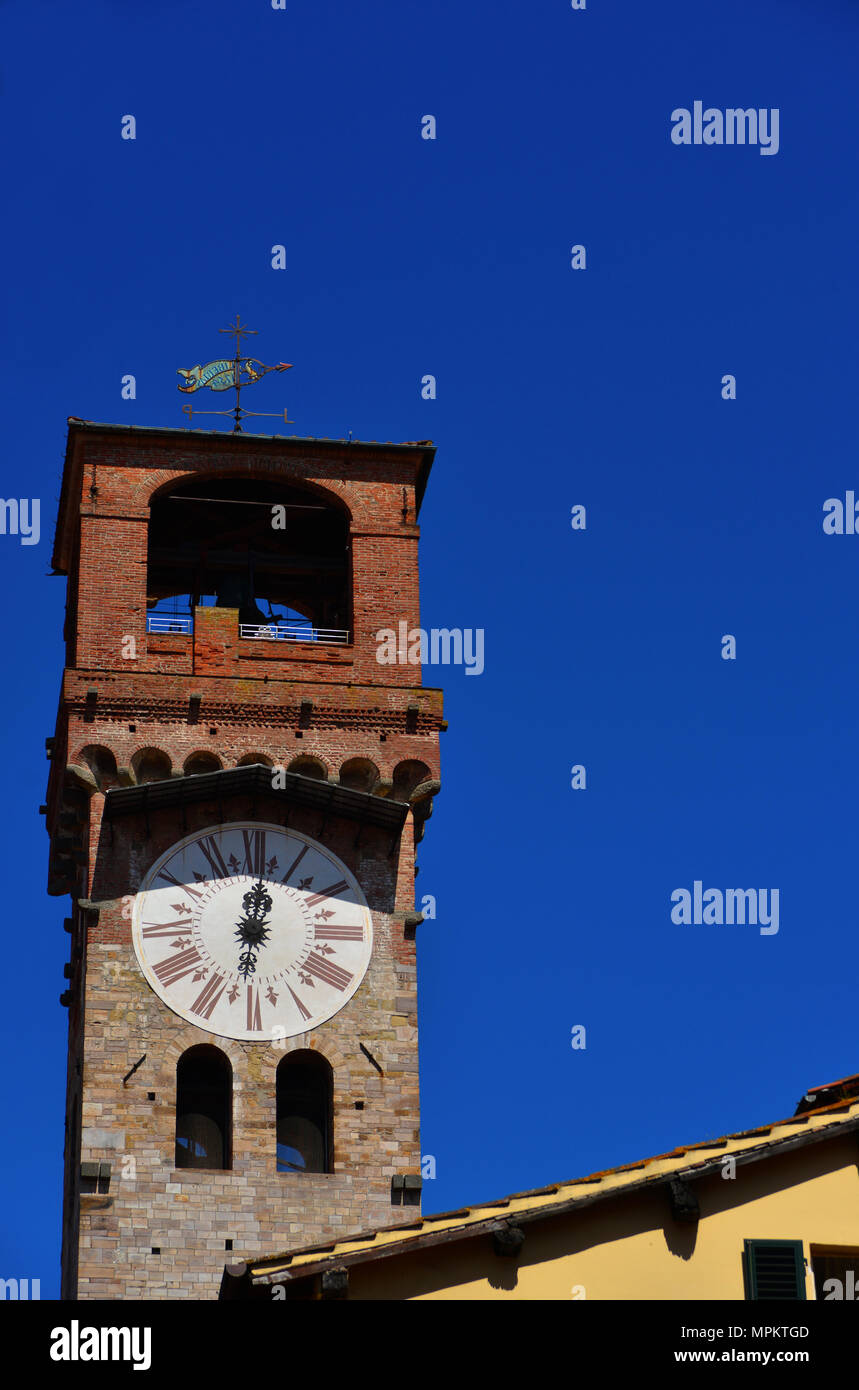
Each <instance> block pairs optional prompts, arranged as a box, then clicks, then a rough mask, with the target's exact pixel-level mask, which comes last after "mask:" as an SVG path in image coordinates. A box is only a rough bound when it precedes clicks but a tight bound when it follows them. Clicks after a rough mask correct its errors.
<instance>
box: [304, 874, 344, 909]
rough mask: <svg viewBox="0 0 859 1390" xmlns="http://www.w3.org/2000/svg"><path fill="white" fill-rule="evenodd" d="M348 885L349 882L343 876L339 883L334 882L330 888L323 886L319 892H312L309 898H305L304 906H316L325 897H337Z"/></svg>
mask: <svg viewBox="0 0 859 1390" xmlns="http://www.w3.org/2000/svg"><path fill="white" fill-rule="evenodd" d="M348 887H349V884H348V883H347V882H346V880H345V878H341V880H340V882H339V883H332V884H331V886H330V887H329V888H323V889H322V891H321V892H319V893H312V894H311V895H310V897H309V898H306V899H305V903H304V906H305V907H315V906H316V904H317V903H321V902H322V901H323V900H324V899H325V898H336V897H337V896H338V894H339V893H342V892H343V890H344V888H348Z"/></svg>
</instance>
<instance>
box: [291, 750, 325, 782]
mask: <svg viewBox="0 0 859 1390" xmlns="http://www.w3.org/2000/svg"><path fill="white" fill-rule="evenodd" d="M286 770H287V772H297V773H298V775H299V777H313V778H314V779H315V780H316V781H317V782H325V781H326V780H327V778H328V773H327V772H326V771H325V767H324V765H323V764H322V763H321V762H319V760H318V759H317V758H312V757H310V755H309V754H302V756H301V757H299V758H293V760H292V762H291V763H290V764H289V767H288V768H287V769H286Z"/></svg>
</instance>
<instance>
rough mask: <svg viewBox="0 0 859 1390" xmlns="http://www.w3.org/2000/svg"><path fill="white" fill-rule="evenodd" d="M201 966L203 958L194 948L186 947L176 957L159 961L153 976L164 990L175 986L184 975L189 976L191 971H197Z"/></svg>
mask: <svg viewBox="0 0 859 1390" xmlns="http://www.w3.org/2000/svg"><path fill="white" fill-rule="evenodd" d="M202 964H203V958H202V956H201V955H200V953H199V951H198V950H197V948H196V946H188V947H187V948H186V949H185V950H184V951H180V952H179V954H178V956H168V957H167V959H166V960H162V961H159V963H158V964H157V965H156V966H155V974H156V975H157V976H158V978H159V980H160V981H161V983H162V985H164V986H165V988H166V987H167V986H169V985H175V983H176V981H177V980H181V979H182V977H183V976H184V975H190V973H191V971H192V970H197V969H198V968H199V966H201V965H202Z"/></svg>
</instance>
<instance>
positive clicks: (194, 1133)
mask: <svg viewBox="0 0 859 1390" xmlns="http://www.w3.org/2000/svg"><path fill="white" fill-rule="evenodd" d="M232 1093H233V1069H232V1067H231V1066H230V1063H229V1061H228V1060H227V1058H226V1057H225V1056H224V1054H223V1052H221V1051H219V1049H218V1048H217V1047H209V1046H208V1045H206V1044H202V1045H201V1046H200V1047H190V1048H189V1049H188V1051H187V1052H183V1054H182V1056H181V1057H180V1058H179V1061H178V1063H177V1066H176V1167H177V1168H229V1167H230V1166H231V1155H230V1148H231V1135H230V1127H231V1116H232Z"/></svg>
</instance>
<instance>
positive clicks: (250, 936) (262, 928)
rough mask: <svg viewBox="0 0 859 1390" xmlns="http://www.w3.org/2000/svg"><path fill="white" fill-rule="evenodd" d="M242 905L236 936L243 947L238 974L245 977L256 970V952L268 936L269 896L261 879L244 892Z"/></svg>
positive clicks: (263, 944)
mask: <svg viewBox="0 0 859 1390" xmlns="http://www.w3.org/2000/svg"><path fill="white" fill-rule="evenodd" d="M242 905H243V907H244V909H245V911H244V916H242V917H240V918H239V921H238V922H237V923H236V936H237V937H238V939H239V941H240V942H241V943H242V945H243V946H244V947H245V950H244V951H242V952H240V954H239V974H240V975H242V976H243V977H244V978H245V979H247V978H248V976H249V975H252V974H253V973H254V971H255V970H256V963H257V952H258V951H259V949H260V947H261V946H265V944H266V942H267V941H268V938H269V928H268V918H267V917H266V913H267V912H271V898H270V896H269V894H268V892H267V891H266V886H265V883H264V882H263V880H262V879H260V880H259V882H258V883H255V884H254V886H253V888H251V889H250V891H249V892H247V893H245V894H244V896H243V897H242Z"/></svg>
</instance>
